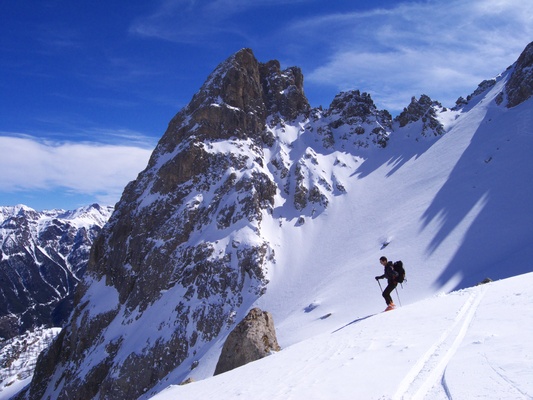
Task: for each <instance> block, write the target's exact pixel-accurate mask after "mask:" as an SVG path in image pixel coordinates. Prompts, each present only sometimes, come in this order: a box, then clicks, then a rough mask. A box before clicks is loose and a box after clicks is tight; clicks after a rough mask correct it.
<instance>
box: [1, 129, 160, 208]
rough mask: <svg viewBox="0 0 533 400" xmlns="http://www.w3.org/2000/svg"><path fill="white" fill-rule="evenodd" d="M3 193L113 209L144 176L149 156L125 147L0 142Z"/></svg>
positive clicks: (26, 140)
mask: <svg viewBox="0 0 533 400" xmlns="http://www.w3.org/2000/svg"><path fill="white" fill-rule="evenodd" d="M0 148H1V149H2V157H0V171H2V173H1V174H0V187H2V192H17V191H35V190H45V191H54V190H55V191H58V192H64V191H66V192H70V193H75V194H82V195H89V196H94V197H95V199H96V200H97V201H98V202H101V203H102V204H114V203H115V202H116V201H118V199H119V198H120V195H121V193H122V191H123V189H124V187H125V186H126V184H127V183H128V182H129V181H131V180H133V179H135V178H136V176H137V174H138V173H139V172H140V171H141V170H143V169H144V168H145V167H146V165H147V163H148V159H149V157H150V154H151V152H152V150H150V149H146V148H141V147H135V146H131V145H130V146H128V145H109V144H107V145H102V144H98V143H69V142H63V143H54V142H41V141H38V140H37V139H35V138H32V137H6V136H0Z"/></svg>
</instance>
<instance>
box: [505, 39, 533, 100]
mask: <svg viewBox="0 0 533 400" xmlns="http://www.w3.org/2000/svg"><path fill="white" fill-rule="evenodd" d="M505 92H506V94H507V107H508V108H511V107H515V106H517V105H519V104H521V103H522V102H524V101H526V100H527V99H529V98H530V97H531V96H532V95H533V42H531V43H530V44H528V45H527V47H526V48H525V49H524V51H523V52H522V54H521V55H520V57H518V60H517V61H516V63H515V64H514V69H513V73H512V75H511V78H510V79H509V81H508V82H507V84H506V85H505Z"/></svg>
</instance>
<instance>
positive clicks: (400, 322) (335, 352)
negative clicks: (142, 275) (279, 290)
mask: <svg viewBox="0 0 533 400" xmlns="http://www.w3.org/2000/svg"><path fill="white" fill-rule="evenodd" d="M532 287H533V273H529V274H525V275H521V276H516V277H513V278H509V279H505V280H502V281H498V282H492V283H488V284H486V285H480V286H476V287H472V288H468V289H462V290H459V291H455V292H452V293H450V294H446V295H444V294H443V295H435V296H433V297H431V298H429V299H426V300H423V301H420V302H416V303H414V304H410V305H406V306H403V307H399V308H397V309H396V310H394V311H391V312H386V313H385V312H384V313H378V314H374V315H372V314H370V315H360V314H358V313H357V312H356V311H354V312H353V313H352V314H351V315H350V314H347V315H345V316H344V321H343V322H340V321H339V323H337V324H335V327H332V326H331V325H330V324H327V323H326V321H327V320H323V319H321V315H322V314H323V312H324V311H323V310H322V311H321V307H320V306H318V307H317V308H315V309H314V310H311V311H309V314H310V315H312V316H313V318H314V320H315V321H314V323H315V324H316V325H330V326H329V327H328V328H327V329H325V330H326V332H325V333H322V334H319V335H316V336H312V337H309V338H308V339H305V340H303V341H301V342H299V343H295V344H293V345H290V346H287V347H286V348H284V349H282V350H281V351H280V352H277V353H275V354H273V355H271V356H269V357H266V358H263V359H261V360H259V361H256V362H253V363H249V364H247V365H245V366H243V367H240V368H237V369H234V370H232V371H229V372H226V373H224V374H221V375H217V376H214V377H211V378H209V379H205V380H202V381H198V382H193V383H190V384H187V385H182V386H177V385H176V386H171V387H169V388H168V389H166V390H164V391H162V392H161V393H160V394H158V395H156V396H155V397H153V399H154V400H173V399H182V400H187V399H219V400H223V399H236V398H244V399H255V400H261V399H265V400H271V399H294V400H297V399H302V400H311V399H337V400H342V399H368V400H370V399H452V398H453V399H474V398H483V399H531V398H533V379H531V377H532V376H533V342H532V341H531V340H530V339H529V338H531V337H533V336H532V335H533V291H532V290H531V288H532ZM406 290H407V289H405V290H404V291H402V294H403V293H404V292H405V291H406ZM302 312H304V310H302Z"/></svg>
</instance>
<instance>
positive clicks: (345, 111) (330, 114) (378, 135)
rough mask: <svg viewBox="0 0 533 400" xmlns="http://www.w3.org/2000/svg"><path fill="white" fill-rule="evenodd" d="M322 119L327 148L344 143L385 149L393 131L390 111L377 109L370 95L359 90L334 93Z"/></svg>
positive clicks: (359, 146) (322, 130)
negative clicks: (372, 145) (324, 125)
mask: <svg viewBox="0 0 533 400" xmlns="http://www.w3.org/2000/svg"><path fill="white" fill-rule="evenodd" d="M323 116H324V118H325V120H326V121H327V127H324V128H320V130H321V132H322V133H323V134H324V135H325V145H326V146H328V147H329V146H332V145H333V143H334V142H342V141H346V140H348V141H351V142H352V143H353V144H354V145H355V146H356V147H358V148H366V147H369V146H370V145H371V144H375V145H377V146H378V147H385V146H386V144H387V141H388V136H389V134H390V132H391V130H392V117H391V115H390V114H389V112H388V111H387V110H378V109H377V107H376V106H375V104H374V101H373V100H372V98H371V97H370V94H368V93H365V92H363V93H361V92H360V91H359V90H350V91H346V92H341V93H339V94H337V95H336V96H335V98H334V99H333V101H332V102H331V104H330V106H329V108H328V109H327V110H326V111H325V112H324V115H323Z"/></svg>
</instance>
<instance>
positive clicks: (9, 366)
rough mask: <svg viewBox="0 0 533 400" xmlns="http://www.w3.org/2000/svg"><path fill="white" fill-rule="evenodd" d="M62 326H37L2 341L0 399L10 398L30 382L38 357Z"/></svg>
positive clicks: (0, 344) (0, 350)
mask: <svg viewBox="0 0 533 400" xmlns="http://www.w3.org/2000/svg"><path fill="white" fill-rule="evenodd" d="M60 330H61V328H37V329H35V330H33V331H31V332H30V331H26V332H24V333H23V334H22V335H18V336H16V337H14V338H11V339H9V340H5V341H2V342H0V399H9V398H11V396H13V395H15V394H17V393H18V392H19V391H20V390H21V389H23V388H24V386H25V385H27V384H28V383H30V381H31V377H32V376H33V370H34V369H35V364H36V363H37V357H38V355H39V353H40V352H41V351H43V350H44V349H46V348H47V347H49V346H50V344H51V343H52V341H53V340H54V338H55V337H56V336H57V334H58V333H59V331H60Z"/></svg>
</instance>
